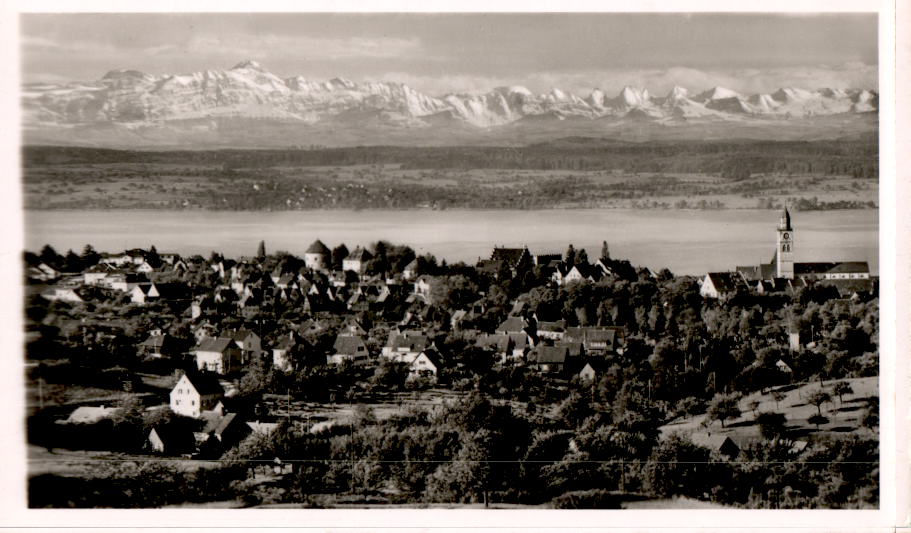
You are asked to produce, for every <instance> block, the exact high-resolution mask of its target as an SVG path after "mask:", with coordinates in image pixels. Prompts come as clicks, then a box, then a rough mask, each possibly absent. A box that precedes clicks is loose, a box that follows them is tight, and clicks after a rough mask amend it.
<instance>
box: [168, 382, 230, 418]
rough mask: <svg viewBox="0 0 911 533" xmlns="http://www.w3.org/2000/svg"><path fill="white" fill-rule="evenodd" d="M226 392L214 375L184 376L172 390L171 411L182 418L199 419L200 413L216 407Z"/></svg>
mask: <svg viewBox="0 0 911 533" xmlns="http://www.w3.org/2000/svg"><path fill="white" fill-rule="evenodd" d="M224 395H225V390H224V388H223V387H222V386H221V384H220V383H219V382H218V379H217V378H216V377H215V376H214V375H212V374H198V375H194V376H193V377H192V379H191V378H190V377H189V376H188V375H187V374H184V375H182V376H180V379H178V380H177V384H176V385H174V388H173V389H171V402H170V406H171V411H174V413H176V414H178V415H181V416H189V417H191V418H199V417H200V413H202V412H203V411H207V410H209V409H212V408H213V407H215V406H216V405H217V404H218V402H220V401H221V399H222V398H223V397H224Z"/></svg>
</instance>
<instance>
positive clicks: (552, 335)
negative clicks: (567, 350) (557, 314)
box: [535, 319, 566, 341]
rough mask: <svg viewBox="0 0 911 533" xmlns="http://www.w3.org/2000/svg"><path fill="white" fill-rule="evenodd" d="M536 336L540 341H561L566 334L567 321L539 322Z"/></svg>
mask: <svg viewBox="0 0 911 533" xmlns="http://www.w3.org/2000/svg"><path fill="white" fill-rule="evenodd" d="M535 334H536V335H537V336H538V338H539V339H549V340H552V341H559V340H562V339H563V336H564V335H565V334H566V320H563V319H560V320H555V321H546V320H538V321H537V328H536V331H535Z"/></svg>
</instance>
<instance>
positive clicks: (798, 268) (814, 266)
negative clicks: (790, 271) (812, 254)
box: [794, 263, 838, 275]
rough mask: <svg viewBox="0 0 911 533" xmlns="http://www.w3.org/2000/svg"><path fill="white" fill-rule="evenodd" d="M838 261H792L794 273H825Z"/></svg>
mask: <svg viewBox="0 0 911 533" xmlns="http://www.w3.org/2000/svg"><path fill="white" fill-rule="evenodd" d="M836 265H838V263H794V274H795V275H801V274H804V275H806V274H825V273H826V272H829V271H830V270H832V268H834V267H835V266H836Z"/></svg>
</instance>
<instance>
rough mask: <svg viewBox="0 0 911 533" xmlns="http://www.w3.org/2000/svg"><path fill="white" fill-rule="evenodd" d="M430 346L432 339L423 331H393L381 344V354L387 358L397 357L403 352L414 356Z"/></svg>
mask: <svg viewBox="0 0 911 533" xmlns="http://www.w3.org/2000/svg"><path fill="white" fill-rule="evenodd" d="M431 346H433V341H431V340H430V338H429V337H428V336H427V335H426V334H425V333H424V332H423V331H420V330H405V331H402V332H395V331H393V332H390V333H389V338H388V339H387V340H386V345H385V346H383V349H382V355H383V356H384V357H387V358H389V359H398V358H400V357H401V356H403V355H405V354H407V355H411V356H415V355H417V354H419V353H420V352H422V351H424V350H425V349H427V348H429V347H431Z"/></svg>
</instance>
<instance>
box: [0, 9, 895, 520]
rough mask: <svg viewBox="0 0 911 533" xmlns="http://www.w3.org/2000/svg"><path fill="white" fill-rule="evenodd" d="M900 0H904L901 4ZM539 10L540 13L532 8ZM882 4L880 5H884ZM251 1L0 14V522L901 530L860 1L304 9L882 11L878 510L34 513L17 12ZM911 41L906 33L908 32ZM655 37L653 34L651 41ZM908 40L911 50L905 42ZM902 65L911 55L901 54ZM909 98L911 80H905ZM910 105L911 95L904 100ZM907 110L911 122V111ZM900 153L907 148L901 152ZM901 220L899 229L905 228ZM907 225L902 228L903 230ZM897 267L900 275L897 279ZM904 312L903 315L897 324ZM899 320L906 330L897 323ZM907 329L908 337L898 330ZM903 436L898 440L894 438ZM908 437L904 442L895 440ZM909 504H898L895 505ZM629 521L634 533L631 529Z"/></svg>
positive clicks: (891, 55) (886, 183)
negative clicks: (872, 57)
mask: <svg viewBox="0 0 911 533" xmlns="http://www.w3.org/2000/svg"><path fill="white" fill-rule="evenodd" d="M900 3H901V1H900ZM530 7H532V8H533V9H530ZM877 7H878V8H877ZM255 8H256V11H266V12H284V11H301V6H300V5H299V4H298V3H297V2H293V1H289V0H260V1H258V2H257V3H256V5H255ZM249 10H250V5H248V4H247V5H245V4H243V3H240V2H236V1H232V2H216V1H212V0H209V1H192V2H177V1H174V0H172V1H170V2H157V3H152V2H138V1H129V2H123V1H114V0H82V1H80V2H79V3H78V4H77V3H74V2H65V1H57V0H32V1H29V2H26V1H21V0H18V1H11V2H7V3H6V4H4V6H3V13H2V14H0V15H2V16H0V39H2V40H0V50H2V51H3V54H4V59H6V61H3V62H2V63H0V77H2V80H0V83H2V93H0V94H2V104H3V106H4V107H3V111H4V114H3V116H4V117H5V118H6V119H7V120H6V125H7V127H6V128H4V129H3V130H2V132H0V135H2V136H3V141H4V142H3V143H2V145H0V150H2V154H0V160H2V161H3V162H4V163H5V170H6V171H7V172H6V174H5V176H7V178H6V179H3V180H0V184H2V185H0V186H2V187H3V189H2V192H3V194H2V196H0V201H2V202H3V204H2V207H3V208H4V210H3V212H4V213H6V214H7V216H6V220H5V222H6V224H5V225H4V228H5V229H6V230H7V231H6V232H4V237H3V239H2V244H0V258H2V263H0V275H2V280H3V281H5V282H6V283H4V284H3V287H4V288H3V293H2V294H3V304H4V305H3V307H2V308H0V318H2V320H3V322H2V325H3V326H2V328H0V343H2V345H0V346H2V348H5V349H4V350H3V351H2V352H0V353H2V357H0V373H2V377H0V379H2V380H3V381H2V382H0V384H2V385H4V386H3V387H2V388H0V394H3V400H6V401H4V402H3V404H2V405H4V406H5V407H6V412H5V415H4V416H3V423H4V427H3V428H2V429H5V430H6V431H3V433H2V434H0V453H2V457H4V458H5V459H6V460H5V461H4V462H3V468H2V470H0V472H2V473H0V476H2V481H3V485H2V487H0V489H4V490H3V491H2V492H0V494H2V496H0V498H2V500H0V527H6V528H18V527H50V528H54V529H60V528H67V527H90V526H95V527H99V526H100V527H116V528H136V527H143V526H145V527H181V528H188V527H189V528H200V527H218V528H228V527H231V528H235V527H244V528H262V527H264V526H267V527H307V528H316V529H335V528H339V527H349V528H356V529H364V530H367V529H370V530H375V529H376V528H381V527H399V528H401V527H409V528H422V529H424V528H452V527H455V528H478V527H487V528H490V527H495V528H501V529H503V530H520V529H522V530H525V529H541V528H547V529H560V530H569V531H574V530H578V529H582V528H599V529H600V528H610V529H623V530H630V531H641V530H642V528H650V529H651V528H662V529H664V528H668V527H671V528H680V529H681V530H695V529H696V528H706V527H708V528H712V529H727V528H737V529H746V530H758V529H766V528H772V527H775V528H778V527H786V528H789V529H794V528H796V529H798V530H802V531H803V530H807V531H809V530H812V529H817V528H819V529H820V530H825V531H835V530H851V531H860V530H881V531H891V530H892V528H893V527H894V526H899V525H903V524H907V523H908V516H909V515H908V499H909V496H908V494H909V491H908V477H907V459H906V453H907V446H906V445H905V444H906V442H907V431H906V428H905V427H904V424H901V425H900V426H899V427H898V428H896V424H895V421H896V414H897V412H896V406H895V401H894V400H895V398H896V396H895V394H896V392H897V391H901V396H899V397H900V398H901V401H900V402H899V404H900V405H901V410H900V411H899V412H900V413H901V414H902V417H901V420H902V421H906V420H907V416H908V414H907V409H906V404H907V400H906V399H907V392H908V378H909V374H908V366H907V357H900V358H897V357H896V354H899V353H901V354H906V353H907V350H908V347H909V343H908V340H907V329H908V328H907V326H908V324H909V320H908V313H907V297H908V295H909V293H908V290H909V286H908V274H909V269H908V246H907V242H905V239H904V238H903V239H901V241H899V240H898V239H897V235H902V236H905V233H904V232H905V231H907V230H908V229H909V227H911V225H909V221H911V216H909V215H908V214H907V209H906V208H904V209H902V210H901V212H900V213H901V214H900V215H899V216H898V217H897V211H896V208H897V205H898V198H899V197H900V198H903V199H905V198H907V194H908V190H907V188H908V187H907V183H908V178H909V176H908V175H907V174H908V172H907V170H905V171H904V172H903V174H902V178H903V179H902V181H901V183H900V184H899V183H898V182H897V180H896V165H895V141H896V138H895V134H896V131H895V127H896V119H895V118H896V112H895V106H894V103H895V101H896V100H895V69H894V65H895V43H896V36H895V23H894V21H895V20H896V18H895V16H896V13H895V4H894V3H892V2H889V1H887V0H881V2H880V3H877V2H870V1H863V0H829V1H825V2H820V1H808V0H765V1H763V2H761V3H758V2H755V1H751V2H746V1H741V0H737V1H733V0H696V1H693V0H691V1H681V2H667V1H666V2H660V3H659V2H657V1H646V2H638V3H635V4H633V3H631V2H628V1H627V2H621V1H617V0H613V1H609V2H604V1H601V2H598V1H594V0H574V1H572V2H565V1H556V0H552V1H546V2H538V3H537V4H535V5H534V6H529V5H528V4H527V3H524V2H505V1H499V2H491V1H490V0H486V1H484V0H461V1H451V0H450V1H435V2H426V1H425V2H420V1H417V0H411V1H409V0H385V1H382V2H369V3H368V2H363V1H362V2H353V1H352V2H331V1H326V0H322V1H317V2H309V3H308V4H307V6H306V9H305V10H306V11H324V12H358V11H385V12H435V11H444V12H492V11H499V12H517V11H529V10H532V11H556V12H588V11H626V12H630V11H634V12H657V11H675V12H700V11H701V12H731V11H752V12H755V11H760V10H761V11H762V12H790V13H796V12H871V11H879V13H880V21H879V27H880V61H879V72H880V83H879V90H880V126H881V128H880V150H881V151H880V191H881V198H880V206H881V207H880V263H879V264H880V274H881V282H882V283H881V294H882V298H881V315H880V325H881V334H880V339H881V349H880V353H881V358H882V363H881V364H882V371H881V373H880V387H881V389H880V395H881V398H882V409H883V412H882V417H881V419H882V427H881V432H882V433H881V441H880V442H881V473H882V474H881V475H882V480H881V481H882V482H881V486H882V494H881V508H880V510H878V511H738V510H713V511H545V510H531V511H511V510H496V511H462V510H458V511H441V510H435V511H416V510H352V511H342V510H319V511H308V510H300V511H270V510H255V509H252V510H239V511H232V510H227V511H218V510H210V509H204V510H195V511H189V510H143V511H126V510H103V511H98V510H28V509H25V507H24V502H25V500H24V497H25V494H24V488H25V487H24V483H23V482H22V480H24V479H25V461H24V457H25V452H24V446H23V439H22V438H18V439H17V436H21V434H22V432H23V428H22V420H21V413H22V409H21V408H20V404H21V402H22V390H21V375H22V374H21V372H22V370H21V363H20V360H19V359H18V358H17V357H16V356H14V354H17V353H19V350H21V346H22V343H21V340H22V335H21V327H19V326H21V304H20V302H21V301H22V299H21V298H22V289H21V283H20V282H19V280H20V279H21V276H20V272H19V269H20V263H19V258H20V253H21V250H22V216H21V204H20V191H19V182H18V180H16V179H14V178H13V177H14V176H18V172H19V154H18V144H19V131H20V128H19V127H18V124H19V120H18V117H19V108H18V91H19V68H18V28H17V17H16V13H20V12H23V13H24V12H100V11H116V12H171V11H195V12H216V11H218V12H245V11H249ZM900 13H901V14H902V15H903V16H902V18H901V20H903V21H909V20H911V12H909V9H908V6H907V5H902V10H901V11H900ZM905 37H907V36H905ZM645 38H647V36H646V37H645ZM902 43H903V44H904V45H905V46H907V44H908V42H907V39H905V40H903V41H902ZM901 57H902V58H903V62H902V64H909V63H908V61H909V60H911V57H909V55H908V53H907V50H906V49H904V48H903V49H902V55H901ZM903 87H905V88H906V89H905V91H903V92H902V96H903V97H905V96H906V95H905V93H906V92H907V87H908V85H903ZM904 105H905V106H907V101H905V102H904ZM903 111H904V112H903V114H902V116H903V117H905V118H907V107H904V108H903ZM902 143H903V144H902V147H904V148H911V145H909V143H908V137H907V135H906V134H905V135H903V137H902ZM902 153H905V151H904V150H903V151H902ZM897 224H900V225H897ZM897 228H899V232H897V231H896V229H897ZM897 273H900V275H899V276H896V274H897ZM898 319H900V320H898ZM898 324H900V325H901V326H900V327H897V325H898ZM899 332H900V333H901V335H899ZM897 436H901V437H902V438H901V439H900V440H896V437H897ZM898 443H902V446H898V445H897V444H898ZM897 453H900V454H901V456H900V458H901V460H902V462H901V469H896V460H897ZM897 502H901V504H900V505H899V504H897ZM627 528H629V529H627Z"/></svg>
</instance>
